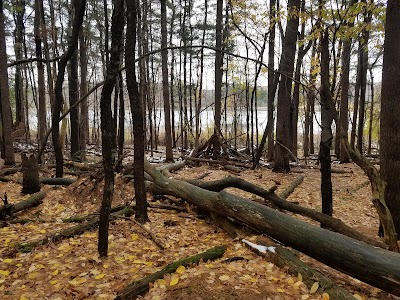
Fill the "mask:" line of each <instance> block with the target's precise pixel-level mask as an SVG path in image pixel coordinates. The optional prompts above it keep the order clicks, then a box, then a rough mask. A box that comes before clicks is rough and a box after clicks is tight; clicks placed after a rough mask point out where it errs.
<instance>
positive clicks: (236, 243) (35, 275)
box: [0, 164, 397, 300]
mask: <svg viewBox="0 0 400 300" xmlns="http://www.w3.org/2000/svg"><path fill="white" fill-rule="evenodd" d="M338 168H342V169H346V170H350V171H351V173H344V174H333V175H332V180H333V186H334V191H333V195H334V216H335V217H338V218H340V219H342V220H343V221H344V222H345V223H347V224H349V225H350V226H353V227H355V228H356V229H357V230H360V231H361V232H363V233H364V234H366V235H369V236H371V237H373V238H377V237H376V232H377V228H378V219H377V215H376V213H375V211H374V210H373V209H371V207H372V203H371V200H370V199H371V192H370V189H369V186H368V185H365V184H364V186H362V185H363V182H365V180H366V179H367V178H366V177H365V176H364V175H363V173H362V172H361V171H360V170H359V169H358V168H357V167H356V166H354V165H352V164H346V165H340V166H338ZM206 172H210V174H209V175H208V176H207V177H206V178H205V179H204V180H216V179H221V178H223V177H225V176H227V175H229V173H228V172H227V171H224V170H221V169H219V168H218V167H215V166H214V167H210V166H200V167H197V168H190V169H189V168H185V169H182V170H179V171H178V172H176V174H175V175H174V176H175V177H176V178H195V177H197V176H199V175H201V174H203V173H206ZM301 172H303V175H305V179H304V182H303V184H301V185H300V186H299V187H298V188H297V189H296V190H295V191H294V192H293V194H292V195H290V196H289V198H288V200H289V201H294V202H297V203H299V204H300V205H303V206H306V207H311V208H315V209H320V206H321V203H320V191H319V188H320V174H319V171H318V170H309V169H304V170H301ZM297 175H298V174H296V173H291V174H276V173H273V172H271V171H270V170H268V169H259V170H255V171H249V170H245V171H242V173H241V174H240V176H241V177H242V178H243V179H245V180H247V181H250V182H252V183H255V184H258V185H260V186H262V187H264V188H270V187H272V186H273V185H276V183H277V182H279V183H280V184H279V185H278V190H277V193H279V191H281V190H283V189H284V188H285V187H286V186H288V185H289V184H290V183H291V182H292V181H293V180H294V179H295V178H296V176H297ZM13 176H15V178H17V177H16V176H18V175H17V174H15V175H13ZM116 186H117V187H116V189H115V191H116V192H115V197H114V201H113V205H118V204H121V203H128V202H130V201H131V200H132V199H133V197H134V191H133V188H132V184H131V183H128V184H126V183H124V182H123V180H122V178H121V177H120V176H118V175H117V178H116ZM360 186H361V188H358V187H360ZM46 188H47V187H46ZM20 189H21V186H20V185H18V184H15V183H12V182H7V183H2V182H0V194H4V191H7V194H8V198H9V199H10V201H11V202H13V203H14V202H18V201H21V200H23V199H25V198H26V196H23V195H21V194H20ZM47 189H48V191H47V195H46V197H45V198H44V201H43V204H41V205H40V206H38V207H36V208H32V209H30V210H29V211H28V212H24V213H21V214H20V215H18V217H20V218H32V219H37V220H40V222H31V223H28V224H25V225H21V224H9V226H7V227H3V228H0V240H1V247H0V254H2V253H4V252H5V251H7V250H8V249H9V248H10V247H12V246H13V244H15V243H19V242H28V241H30V240H35V239H38V238H42V237H44V236H45V235H46V234H50V233H54V232H56V231H57V230H60V229H65V228H68V227H70V226H71V224H67V223H64V222H62V219H64V218H68V217H72V216H76V215H86V214H88V213H95V212H97V211H98V209H99V205H100V203H101V197H102V183H101V181H99V180H98V179H96V178H89V179H88V178H83V179H81V180H79V181H77V182H76V183H74V184H73V185H71V186H69V187H67V188H65V187H55V188H47ZM229 191H230V192H234V193H237V194H240V195H241V196H244V197H248V198H254V196H253V195H251V194H248V193H246V192H243V191H240V190H237V189H232V188H231V189H229ZM149 200H153V199H150V198H149ZM149 217H150V220H151V222H150V223H148V224H146V225H145V226H146V228H148V229H149V230H150V231H151V232H152V233H153V234H154V235H155V236H156V237H157V238H158V239H159V240H161V241H162V242H163V243H164V245H165V247H166V248H165V249H164V250H160V249H159V248H158V247H157V246H156V245H155V244H154V242H152V241H151V240H150V239H149V238H148V237H147V235H146V234H145V233H144V232H143V230H142V229H140V228H139V227H138V226H136V225H135V224H134V223H133V222H130V221H129V220H122V219H117V220H113V221H111V223H110V231H109V233H110V236H109V255H108V257H107V258H102V259H100V258H99V257H98V254H97V230H93V231H88V232H85V233H83V234H82V235H80V236H76V237H73V238H69V239H66V240H62V241H60V242H57V243H50V244H49V245H46V246H39V247H37V248H36V249H35V250H34V251H32V252H30V253H18V254H17V256H16V257H15V258H0V298H1V299H20V300H24V299H53V300H61V299H114V298H115V296H116V295H117V293H118V291H121V290H122V289H123V288H124V287H125V286H126V285H127V284H128V283H130V282H132V281H134V280H137V279H140V278H142V277H144V276H147V275H149V274H152V273H154V272H155V271H157V270H159V269H161V268H162V267H164V266H165V265H166V264H168V263H171V262H174V261H176V260H178V259H181V258H184V257H186V256H190V255H194V254H196V253H199V252H202V251H205V250H207V249H209V248H211V247H214V246H219V245H223V244H225V245H228V249H227V251H226V253H225V255H224V257H223V258H222V259H220V260H217V261H213V262H202V263H200V264H199V265H198V266H192V267H187V268H185V267H183V266H180V267H178V269H177V270H176V272H175V273H173V274H168V275H165V276H164V278H163V279H160V280H157V281H156V282H154V283H153V284H151V286H150V290H149V292H148V293H147V294H146V295H144V296H140V297H139V298H140V299H147V300H157V299H168V300H173V299H206V300H207V299H238V300H239V299H246V300H247V299H256V300H257V299H260V300H261V299H271V300H273V299H276V300H280V299H282V300H285V299H313V300H319V299H323V300H328V299H329V295H328V294H326V293H322V294H320V293H319V292H318V287H319V284H318V282H315V283H314V284H313V286H312V287H310V289H309V288H308V287H307V286H306V285H305V284H304V283H303V282H302V276H301V274H298V276H292V275H289V274H288V272H287V269H285V268H282V269H280V268H278V267H276V266H275V265H273V264H272V263H270V262H269V261H267V259H265V258H263V257H260V256H257V255H256V254H254V253H253V252H252V251H251V250H249V249H248V248H247V246H246V245H245V244H244V243H242V242H241V241H240V239H238V240H232V239H231V238H230V237H229V236H228V235H227V234H226V233H225V232H224V231H222V230H221V229H219V228H218V227H216V226H215V225H213V224H211V223H210V222H209V221H207V220H204V219H199V218H196V217H195V215H194V214H193V213H179V212H175V211H169V210H162V209H149ZM167 224H171V226H170V225H168V226H167ZM245 238H246V239H248V240H250V241H254V240H255V237H251V236H250V237H245ZM0 257H3V256H0ZM233 257H242V258H243V259H242V260H234V261H231V262H226V260H227V259H229V258H233ZM301 257H302V259H305V260H306V261H307V263H310V264H311V265H312V266H313V267H314V268H316V269H318V270H319V271H320V272H322V273H324V274H325V275H327V276H329V277H331V278H332V279H333V280H334V281H335V282H336V283H338V284H339V285H342V286H343V287H344V288H346V289H347V290H348V291H350V292H351V293H352V294H353V295H354V296H355V297H356V299H365V300H366V299H397V298H396V297H394V296H392V295H389V294H386V293H384V292H382V291H381V290H379V289H376V288H373V287H371V286H369V285H367V284H365V283H362V282H360V281H358V280H356V279H353V278H351V277H349V276H347V275H344V274H342V273H339V272H337V271H335V270H333V269H331V268H329V267H327V266H325V265H323V264H321V263H319V262H317V261H315V260H312V259H310V258H308V257H306V256H304V255H302V256H301ZM224 261H225V262H224Z"/></svg>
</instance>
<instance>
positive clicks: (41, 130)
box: [34, 0, 47, 148]
mask: <svg viewBox="0 0 400 300" xmlns="http://www.w3.org/2000/svg"><path fill="white" fill-rule="evenodd" d="M41 23H42V10H41V5H40V0H35V21H34V32H35V46H36V48H35V50H36V57H37V58H42V56H43V55H42V35H41V33H40V28H41ZM37 74H38V98H39V99H38V135H37V136H38V145H39V148H41V147H42V146H43V143H44V138H45V135H46V131H47V126H46V94H45V86H44V67H43V62H41V61H40V60H38V61H37Z"/></svg>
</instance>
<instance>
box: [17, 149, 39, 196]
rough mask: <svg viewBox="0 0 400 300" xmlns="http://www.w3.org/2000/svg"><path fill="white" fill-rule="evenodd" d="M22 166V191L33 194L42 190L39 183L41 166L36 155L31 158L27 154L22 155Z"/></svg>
mask: <svg viewBox="0 0 400 300" xmlns="http://www.w3.org/2000/svg"><path fill="white" fill-rule="evenodd" d="M21 159H22V167H21V171H22V174H23V179H22V193H23V194H33V193H37V192H39V191H40V183H39V166H38V161H37V159H36V157H35V155H33V154H32V155H31V156H30V157H29V158H28V157H27V156H26V155H25V154H22V155H21Z"/></svg>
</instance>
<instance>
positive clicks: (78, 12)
mask: <svg viewBox="0 0 400 300" xmlns="http://www.w3.org/2000/svg"><path fill="white" fill-rule="evenodd" d="M73 3H74V7H75V13H74V20H73V24H72V33H71V36H70V39H69V41H68V49H67V51H66V52H65V53H64V54H63V55H62V56H61V59H60V61H59V63H58V75H57V80H56V85H55V90H54V92H55V99H54V107H53V112H52V113H53V114H52V119H51V121H52V122H51V125H52V140H53V147H54V154H55V157H56V165H57V167H56V177H63V164H64V158H63V152H62V148H61V144H60V143H61V141H60V129H59V119H60V112H61V108H62V104H63V94H62V85H63V82H64V74H65V67H66V66H67V63H68V61H69V60H70V59H71V57H72V55H73V54H74V52H75V49H76V48H77V45H78V37H79V31H80V28H81V25H82V22H83V16H84V14H85V6H86V0H81V1H78V0H74V1H73Z"/></svg>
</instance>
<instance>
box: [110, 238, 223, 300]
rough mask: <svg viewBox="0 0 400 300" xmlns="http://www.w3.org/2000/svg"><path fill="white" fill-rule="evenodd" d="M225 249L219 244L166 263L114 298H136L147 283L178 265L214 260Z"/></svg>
mask: <svg viewBox="0 0 400 300" xmlns="http://www.w3.org/2000/svg"><path fill="white" fill-rule="evenodd" d="M225 251H226V246H219V247H215V248H212V249H209V250H207V251H205V252H203V253H199V254H196V255H194V256H189V257H186V258H183V259H181V260H178V261H176V262H174V263H171V264H169V265H167V266H166V267H165V268H163V269H162V270H160V271H157V272H155V273H153V274H151V275H149V276H146V277H144V278H142V279H140V280H137V281H134V282H132V283H130V284H129V285H128V286H127V287H126V288H125V289H124V290H122V291H121V293H119V294H118V296H117V298H115V299H116V300H128V299H136V297H137V296H139V295H141V294H143V293H145V292H147V291H148V290H149V284H150V283H152V282H155V281H156V280H157V279H161V278H163V277H164V275H166V274H169V273H173V272H175V271H176V269H177V268H178V267H179V266H184V267H188V266H190V265H192V264H198V263H199V262H200V261H201V260H202V261H208V260H215V259H218V258H221V257H222V256H223V255H224V253H225Z"/></svg>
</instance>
